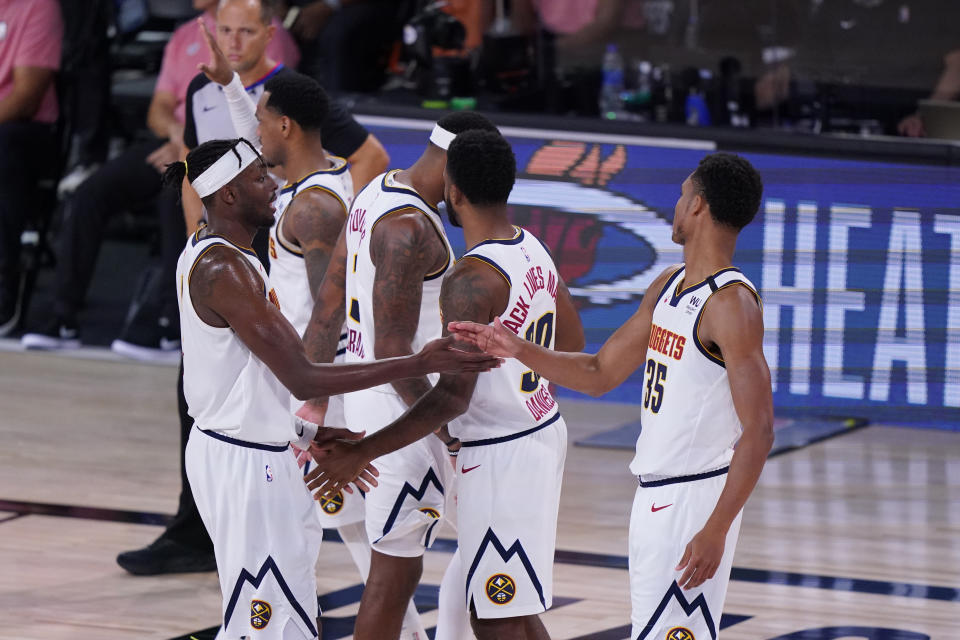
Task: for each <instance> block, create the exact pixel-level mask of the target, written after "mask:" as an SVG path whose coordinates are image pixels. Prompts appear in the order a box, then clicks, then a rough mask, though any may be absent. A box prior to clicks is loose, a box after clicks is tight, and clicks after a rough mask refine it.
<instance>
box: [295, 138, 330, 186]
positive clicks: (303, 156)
mask: <svg viewBox="0 0 960 640" xmlns="http://www.w3.org/2000/svg"><path fill="white" fill-rule="evenodd" d="M332 166H333V163H332V162H330V159H329V158H327V155H326V154H325V153H324V152H323V146H322V145H321V144H320V140H319V138H318V139H317V141H316V144H313V143H310V142H304V143H302V144H297V145H291V148H290V149H287V158H286V161H285V162H284V163H283V170H284V173H285V174H286V177H287V182H296V181H297V180H300V179H302V178H304V177H306V176H308V175H310V174H311V173H314V172H315V171H322V170H324V169H329V168H330V167H332Z"/></svg>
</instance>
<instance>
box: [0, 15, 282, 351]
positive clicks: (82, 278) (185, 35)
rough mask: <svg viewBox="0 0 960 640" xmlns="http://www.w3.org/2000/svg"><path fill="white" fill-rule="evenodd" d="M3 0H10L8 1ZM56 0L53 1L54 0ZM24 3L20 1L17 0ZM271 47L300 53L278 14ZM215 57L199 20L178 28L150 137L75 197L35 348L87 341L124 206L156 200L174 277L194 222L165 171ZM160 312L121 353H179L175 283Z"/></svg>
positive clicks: (29, 337) (121, 345)
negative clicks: (103, 263) (201, 77)
mask: <svg viewBox="0 0 960 640" xmlns="http://www.w3.org/2000/svg"><path fill="white" fill-rule="evenodd" d="M0 2H3V0H0ZM51 2H53V0H51ZM11 4H16V3H11ZM193 8H194V9H196V10H197V11H201V12H202V19H203V20H204V22H206V24H208V25H209V26H210V27H215V24H216V23H215V11H216V8H217V0H193ZM273 23H274V26H275V27H276V31H275V34H274V37H273V38H272V39H271V40H270V42H269V43H268V45H267V51H269V52H270V55H272V56H274V57H275V59H276V60H278V61H279V62H282V63H284V64H286V65H296V64H297V63H298V62H299V60H300V54H299V51H298V50H297V46H296V43H295V42H294V41H293V37H292V36H291V35H290V34H289V33H288V32H287V31H286V30H285V29H283V27H282V26H281V25H280V24H279V23H278V22H277V21H276V19H274V20H273ZM206 61H207V49H206V45H205V43H204V41H203V36H202V33H201V29H200V26H199V23H198V22H197V21H196V20H189V21H188V22H186V23H184V24H183V25H181V26H180V27H179V28H177V30H176V31H175V32H174V33H173V36H172V37H171V38H170V41H169V42H168V43H167V46H166V48H165V49H164V53H163V62H162V63H161V67H160V75H159V77H158V78H157V84H156V86H155V87H154V92H153V97H152V99H151V101H150V107H149V110H148V112H147V127H148V129H149V132H150V135H149V137H148V138H147V139H145V140H142V141H139V142H136V143H134V144H132V145H131V146H129V147H128V148H127V149H126V151H125V152H124V153H122V154H121V155H120V156H118V157H116V158H114V159H113V160H111V161H109V162H107V163H106V164H104V165H103V166H102V167H100V169H99V170H97V171H96V172H95V173H94V174H92V175H91V176H90V177H89V178H87V179H86V180H85V181H84V182H83V183H82V184H81V185H80V186H79V187H78V188H77V190H76V191H75V192H74V193H73V195H72V196H71V197H70V198H69V200H67V202H66V205H65V207H64V217H63V225H62V227H61V229H60V234H59V237H58V247H57V249H58V252H57V271H56V281H55V287H56V289H55V295H54V305H53V311H54V313H53V316H52V317H48V318H46V319H45V320H46V323H45V325H41V326H40V327H38V328H37V330H34V331H28V332H27V333H26V334H24V336H23V337H22V339H21V342H22V344H23V345H24V346H25V347H26V348H29V349H64V348H67V349H69V348H76V347H78V346H80V344H81V339H80V327H79V323H78V315H79V312H80V310H81V308H82V306H83V304H84V301H85V299H86V296H87V291H88V289H89V287H90V281H91V279H92V277H93V272H94V269H95V267H96V263H97V256H98V254H99V251H100V243H101V241H102V239H103V230H104V227H105V226H106V224H107V222H108V221H109V219H110V218H111V217H112V216H113V215H115V214H116V213H118V212H120V211H124V210H132V211H138V210H147V211H152V210H153V208H151V207H149V206H147V205H150V204H151V203H155V205H154V206H155V210H156V213H157V215H158V218H159V220H160V222H161V242H160V248H161V256H160V257H161V271H160V274H159V278H160V282H163V283H166V282H170V283H172V282H173V280H174V273H175V271H176V267H177V258H178V257H179V255H180V250H181V249H182V248H183V238H184V237H185V235H186V229H185V227H184V223H183V215H182V214H181V212H180V207H179V205H178V202H177V198H176V196H174V195H173V194H172V192H170V191H163V190H162V189H161V183H160V175H161V173H162V172H163V170H164V169H165V168H166V166H167V164H169V163H171V162H176V161H177V160H179V157H180V156H179V154H180V148H181V145H182V144H183V126H184V119H185V100H186V95H187V87H188V86H189V85H190V82H191V81H192V80H193V78H194V77H195V76H196V75H197V73H199V68H198V65H199V64H200V63H201V62H206ZM157 291H158V293H157V296H156V297H157V298H158V300H156V302H157V303H158V307H159V314H158V315H151V316H150V317H149V318H137V319H135V320H134V321H133V322H131V323H130V324H128V326H127V327H125V328H124V332H123V334H122V335H120V336H119V338H118V339H117V340H115V341H114V343H113V345H112V346H113V348H114V350H115V351H118V352H119V353H121V354H123V355H127V356H131V357H135V358H139V359H144V360H158V359H159V360H162V359H165V358H169V359H171V360H173V361H175V360H177V359H178V358H179V353H180V331H179V326H178V311H177V300H176V295H175V290H174V287H173V286H172V284H171V286H159V287H158V288H157Z"/></svg>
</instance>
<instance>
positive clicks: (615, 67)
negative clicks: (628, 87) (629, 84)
mask: <svg viewBox="0 0 960 640" xmlns="http://www.w3.org/2000/svg"><path fill="white" fill-rule="evenodd" d="M622 93H623V57H622V56H621V55H620V52H619V51H617V45H615V44H613V43H610V44H608V45H607V52H606V53H605V54H603V83H602V84H601V85H600V100H599V107H600V117H601V118H606V119H607V120H616V119H617V118H618V117H619V116H621V115H622V114H623V113H624V111H623V97H622V95H621V94H622Z"/></svg>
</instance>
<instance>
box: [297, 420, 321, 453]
mask: <svg viewBox="0 0 960 640" xmlns="http://www.w3.org/2000/svg"><path fill="white" fill-rule="evenodd" d="M293 428H294V429H296V432H297V434H299V436H300V438H299V439H298V440H291V441H290V444H292V445H294V446H295V447H297V448H298V449H306V448H308V447H309V446H310V443H311V442H313V439H314V438H316V437H317V430H318V429H320V425H318V424H315V423H313V422H310V421H309V420H304V419H303V418H301V417H300V416H293Z"/></svg>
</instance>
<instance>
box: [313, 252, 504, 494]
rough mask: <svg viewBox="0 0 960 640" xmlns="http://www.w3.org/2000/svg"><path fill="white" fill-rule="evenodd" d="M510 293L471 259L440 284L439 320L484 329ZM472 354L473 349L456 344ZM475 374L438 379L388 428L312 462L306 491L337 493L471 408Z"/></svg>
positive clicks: (339, 444) (338, 445)
mask: <svg viewBox="0 0 960 640" xmlns="http://www.w3.org/2000/svg"><path fill="white" fill-rule="evenodd" d="M509 295H510V290H509V288H508V286H507V283H506V282H505V281H504V280H503V278H501V277H500V276H499V275H498V274H497V273H496V272H495V271H494V270H493V269H491V268H489V267H488V266H486V265H485V264H483V263H480V262H478V261H476V260H465V261H463V262H460V263H458V264H457V266H456V267H455V268H454V270H453V271H452V272H451V273H450V275H448V276H447V278H446V279H445V280H444V282H443V288H442V290H441V293H440V309H441V313H442V315H443V317H444V318H446V319H449V320H451V321H454V319H456V320H463V321H467V320H469V321H473V322H477V323H482V324H487V323H489V322H490V321H491V320H492V319H493V318H494V317H496V316H498V315H500V314H501V313H503V311H504V310H505V309H506V306H507V302H508V299H509ZM457 346H458V347H461V348H463V349H467V350H471V351H472V350H475V349H476V347H474V346H472V345H467V344H465V343H464V344H458V345H457ZM476 383H477V374H475V373H458V374H449V375H448V374H442V375H441V376H440V380H439V381H438V382H437V384H436V386H434V387H433V388H432V389H430V391H428V392H427V393H426V394H425V395H424V396H423V397H421V398H420V399H419V400H417V402H416V403H415V404H414V405H413V406H412V407H411V408H410V410H409V411H407V412H406V413H405V414H403V416H401V417H400V418H398V419H397V420H395V421H394V422H393V423H392V424H390V425H388V426H386V427H384V428H383V429H381V430H380V431H378V432H377V433H375V434H373V435H371V436H369V437H367V438H364V439H363V440H360V441H359V442H356V443H353V442H337V443H336V444H335V445H333V446H332V447H331V455H327V456H325V457H324V458H323V460H320V461H318V462H317V465H318V466H317V469H315V470H314V471H312V472H311V473H310V474H308V475H307V481H308V485H307V486H308V487H309V488H310V490H311V491H314V490H317V489H319V490H320V491H321V493H329V492H334V493H335V492H336V491H338V490H339V489H340V488H341V487H342V486H343V485H344V484H345V483H348V482H350V481H352V480H353V479H354V478H355V477H357V475H359V473H360V471H361V470H362V469H364V468H365V467H366V466H367V463H369V461H370V460H373V459H374V458H378V457H380V456H382V455H384V454H387V453H390V452H391V451H396V450H397V449H400V448H402V447H405V446H407V445H408V444H410V443H411V442H415V441H417V440H419V439H420V438H423V437H424V436H426V435H428V434H429V433H430V432H431V431H435V430H436V429H437V428H438V427H440V426H441V425H444V424H446V423H447V422H449V421H450V420H453V419H454V418H456V417H457V416H459V415H461V414H463V413H464V412H465V411H466V410H467V408H468V407H469V406H470V399H471V397H472V396H473V390H474V387H475V386H476Z"/></svg>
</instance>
